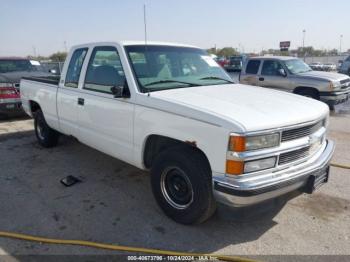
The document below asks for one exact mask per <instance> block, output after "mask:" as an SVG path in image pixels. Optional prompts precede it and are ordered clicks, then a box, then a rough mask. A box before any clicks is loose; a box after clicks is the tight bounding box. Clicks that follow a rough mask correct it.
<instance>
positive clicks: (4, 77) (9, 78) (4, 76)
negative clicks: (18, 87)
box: [0, 71, 50, 83]
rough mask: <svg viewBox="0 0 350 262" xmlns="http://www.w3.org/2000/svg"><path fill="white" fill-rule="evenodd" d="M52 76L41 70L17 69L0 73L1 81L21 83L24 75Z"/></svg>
mask: <svg viewBox="0 0 350 262" xmlns="http://www.w3.org/2000/svg"><path fill="white" fill-rule="evenodd" d="M31 76H34V77H40V76H50V74H48V73H45V72H40V71H17V72H8V73H1V74H0V82H7V83H19V82H20V80H21V78H22V77H31Z"/></svg>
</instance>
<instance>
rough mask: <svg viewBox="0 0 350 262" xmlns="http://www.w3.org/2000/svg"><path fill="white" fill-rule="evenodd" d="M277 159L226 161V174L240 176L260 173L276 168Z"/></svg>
mask: <svg viewBox="0 0 350 262" xmlns="http://www.w3.org/2000/svg"><path fill="white" fill-rule="evenodd" d="M276 161H277V157H275V156H273V157H268V158H263V159H257V160H250V161H246V162H244V161H237V160H226V174H229V175H242V174H245V173H251V172H255V171H261V170H265V169H269V168H273V167H275V166H276Z"/></svg>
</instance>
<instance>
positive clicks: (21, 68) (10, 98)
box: [0, 57, 48, 116]
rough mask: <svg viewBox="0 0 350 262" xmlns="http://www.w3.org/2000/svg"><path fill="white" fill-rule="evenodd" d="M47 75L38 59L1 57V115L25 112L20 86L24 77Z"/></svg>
mask: <svg viewBox="0 0 350 262" xmlns="http://www.w3.org/2000/svg"><path fill="white" fill-rule="evenodd" d="M47 75H48V73H45V72H43V68H42V67H41V65H40V63H39V62H38V61H35V60H30V59H28V58H19V57H0V116H4V115H5V116H8V115H18V114H22V113H23V110H22V108H21V97H20V86H19V82H20V80H21V78H22V77H28V76H34V77H40V76H47Z"/></svg>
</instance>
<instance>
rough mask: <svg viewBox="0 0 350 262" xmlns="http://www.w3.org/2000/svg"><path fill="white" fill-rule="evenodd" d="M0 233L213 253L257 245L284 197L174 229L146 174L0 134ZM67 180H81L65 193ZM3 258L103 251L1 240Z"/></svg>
mask: <svg viewBox="0 0 350 262" xmlns="http://www.w3.org/2000/svg"><path fill="white" fill-rule="evenodd" d="M0 145H1V147H0V155H1V156H2V161H1V173H0V198H1V202H0V213H1V216H0V230H1V231H15V232H21V233H27V234H33V235H39V236H46V237H57V238H68V239H82V240H91V241H99V242H105V243H118V244H122V245H130V246H139V247H148V248H158V249H169V250H179V251H190V252H194V251H198V252H206V253H210V252H215V251H217V250H219V249H221V248H224V247H226V246H228V245H232V244H240V243H245V242H250V241H254V240H256V239H259V237H260V236H261V235H263V234H264V233H265V232H266V231H267V230H269V229H271V228H272V227H273V226H274V225H275V224H276V223H275V222H274V221H273V218H274V216H275V215H276V214H277V213H278V212H279V211H280V210H281V208H282V207H283V206H284V204H285V202H286V201H287V199H288V198H289V197H290V196H287V197H285V198H280V199H278V200H275V201H273V202H268V203H264V204H263V205H259V206H255V207H253V208H245V209H241V210H236V209H232V208H228V207H226V206H222V205H220V206H219V207H218V210H217V212H216V214H215V215H214V216H213V217H212V218H211V219H210V220H209V221H207V222H206V223H204V224H201V225H195V226H184V225H180V224H176V223H175V222H173V221H172V220H170V219H168V218H167V217H166V216H165V215H164V214H163V213H162V211H161V210H160V209H159V208H158V206H157V205H156V203H155V201H154V199H153V196H152V193H151V188H150V185H149V175H148V173H146V172H143V171H141V170H139V169H137V168H134V167H132V166H130V165H128V164H126V163H124V162H121V161H119V160H117V159H114V158H112V157H109V156H107V155H105V154H102V153H100V152H98V151H96V150H94V149H91V148H89V147H87V146H84V145H82V144H80V143H79V142H77V141H76V140H75V139H72V138H68V137H61V140H60V143H59V146H57V147H55V148H51V149H43V148H41V147H40V146H38V145H37V143H36V139H35V136H34V133H33V131H28V132H20V133H17V134H16V135H13V134H11V135H0ZM67 175H74V176H77V177H79V178H80V179H81V180H82V181H83V182H82V183H79V184H76V185H74V186H72V187H64V186H63V185H62V184H61V183H60V179H62V178H63V177H65V176H67ZM0 248H2V249H3V250H4V251H5V252H7V253H9V254H14V255H15V254H18V255H19V254H72V253H73V254H83V253H84V254H86V253H87V254H89V252H90V253H91V254H96V253H97V254H100V253H101V254H103V253H106V252H107V253H108V251H103V250H93V249H87V248H78V247H62V246H52V245H40V244H37V243H29V242H18V241H14V240H8V239H0Z"/></svg>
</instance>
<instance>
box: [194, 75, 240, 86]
mask: <svg viewBox="0 0 350 262" xmlns="http://www.w3.org/2000/svg"><path fill="white" fill-rule="evenodd" d="M211 79H213V80H222V81H226V82H228V83H231V84H234V83H235V82H233V81H230V80H227V79H225V78H221V77H217V76H206V77H203V78H200V79H199V80H211Z"/></svg>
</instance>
